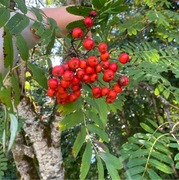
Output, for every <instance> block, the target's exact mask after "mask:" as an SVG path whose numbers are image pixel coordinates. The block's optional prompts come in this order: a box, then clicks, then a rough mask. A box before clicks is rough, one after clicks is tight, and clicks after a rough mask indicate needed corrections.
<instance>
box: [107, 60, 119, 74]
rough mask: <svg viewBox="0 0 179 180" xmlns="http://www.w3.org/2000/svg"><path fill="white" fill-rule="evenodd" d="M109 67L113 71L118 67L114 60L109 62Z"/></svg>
mask: <svg viewBox="0 0 179 180" xmlns="http://www.w3.org/2000/svg"><path fill="white" fill-rule="evenodd" d="M109 69H110V70H112V71H113V72H116V71H117V69H118V65H117V63H115V62H112V63H110V64H109Z"/></svg>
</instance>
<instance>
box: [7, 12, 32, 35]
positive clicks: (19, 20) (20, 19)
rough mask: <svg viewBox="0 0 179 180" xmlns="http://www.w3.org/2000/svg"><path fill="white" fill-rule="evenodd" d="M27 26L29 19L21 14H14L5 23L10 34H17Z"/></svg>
mask: <svg viewBox="0 0 179 180" xmlns="http://www.w3.org/2000/svg"><path fill="white" fill-rule="evenodd" d="M28 25H29V18H28V17H27V16H25V15H23V14H20V13H16V14H15V15H14V16H12V17H11V19H10V20H9V21H8V23H7V25H6V26H7V28H8V29H9V31H10V32H11V34H14V35H15V34H19V33H21V32H22V30H24V29H25V28H26V27H27V26H28Z"/></svg>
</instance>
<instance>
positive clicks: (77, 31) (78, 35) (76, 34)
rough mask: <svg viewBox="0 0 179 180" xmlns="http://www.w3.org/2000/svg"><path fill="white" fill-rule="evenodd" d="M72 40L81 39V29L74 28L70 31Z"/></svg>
mask: <svg viewBox="0 0 179 180" xmlns="http://www.w3.org/2000/svg"><path fill="white" fill-rule="evenodd" d="M72 37H73V38H82V37H83V30H82V29H81V28H78V27H76V28H74V29H73V31H72Z"/></svg>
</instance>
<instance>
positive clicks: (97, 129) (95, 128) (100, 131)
mask: <svg viewBox="0 0 179 180" xmlns="http://www.w3.org/2000/svg"><path fill="white" fill-rule="evenodd" d="M87 128H88V129H89V131H90V132H92V133H95V134H97V135H98V136H99V137H100V138H101V139H102V140H103V141H105V142H109V138H108V135H107V134H106V132H105V131H104V130H103V129H101V128H100V127H98V126H95V125H94V124H88V125H87Z"/></svg>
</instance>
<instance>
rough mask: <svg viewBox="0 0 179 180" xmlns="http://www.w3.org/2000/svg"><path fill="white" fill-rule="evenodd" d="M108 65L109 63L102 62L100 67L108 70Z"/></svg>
mask: <svg viewBox="0 0 179 180" xmlns="http://www.w3.org/2000/svg"><path fill="white" fill-rule="evenodd" d="M109 64H110V63H109V61H103V62H102V64H101V65H102V67H103V68H104V69H108V68H109Z"/></svg>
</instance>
